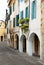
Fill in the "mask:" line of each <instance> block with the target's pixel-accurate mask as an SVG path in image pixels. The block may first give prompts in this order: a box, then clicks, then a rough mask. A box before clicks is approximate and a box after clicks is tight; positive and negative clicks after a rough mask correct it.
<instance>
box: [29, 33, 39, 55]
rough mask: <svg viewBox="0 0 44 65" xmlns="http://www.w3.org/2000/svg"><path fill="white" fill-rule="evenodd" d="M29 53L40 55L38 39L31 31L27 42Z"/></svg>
mask: <svg viewBox="0 0 44 65" xmlns="http://www.w3.org/2000/svg"><path fill="white" fill-rule="evenodd" d="M28 46H29V47H28V51H29V54H30V55H35V56H40V39H39V37H38V35H37V34H36V33H34V32H33V33H31V34H30V36H29V42H28Z"/></svg>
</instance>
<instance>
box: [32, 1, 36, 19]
mask: <svg viewBox="0 0 44 65" xmlns="http://www.w3.org/2000/svg"><path fill="white" fill-rule="evenodd" d="M35 17H36V2H35V1H33V2H32V19H34V18H35Z"/></svg>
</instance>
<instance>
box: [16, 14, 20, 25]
mask: <svg viewBox="0 0 44 65" xmlns="http://www.w3.org/2000/svg"><path fill="white" fill-rule="evenodd" d="M18 19H19V15H16V26H19V24H18Z"/></svg>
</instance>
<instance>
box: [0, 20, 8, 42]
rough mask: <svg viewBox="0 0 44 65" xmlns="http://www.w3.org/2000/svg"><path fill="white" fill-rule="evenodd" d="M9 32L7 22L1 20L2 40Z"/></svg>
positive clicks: (0, 32) (0, 35) (0, 39)
mask: <svg viewBox="0 0 44 65" xmlns="http://www.w3.org/2000/svg"><path fill="white" fill-rule="evenodd" d="M6 34H7V29H6V28H5V22H4V21H2V20H1V21H0V42H3V41H4V40H5V35H6Z"/></svg>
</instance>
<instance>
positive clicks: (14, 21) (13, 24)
mask: <svg viewBox="0 0 44 65" xmlns="http://www.w3.org/2000/svg"><path fill="white" fill-rule="evenodd" d="M13 27H15V18H13Z"/></svg>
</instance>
